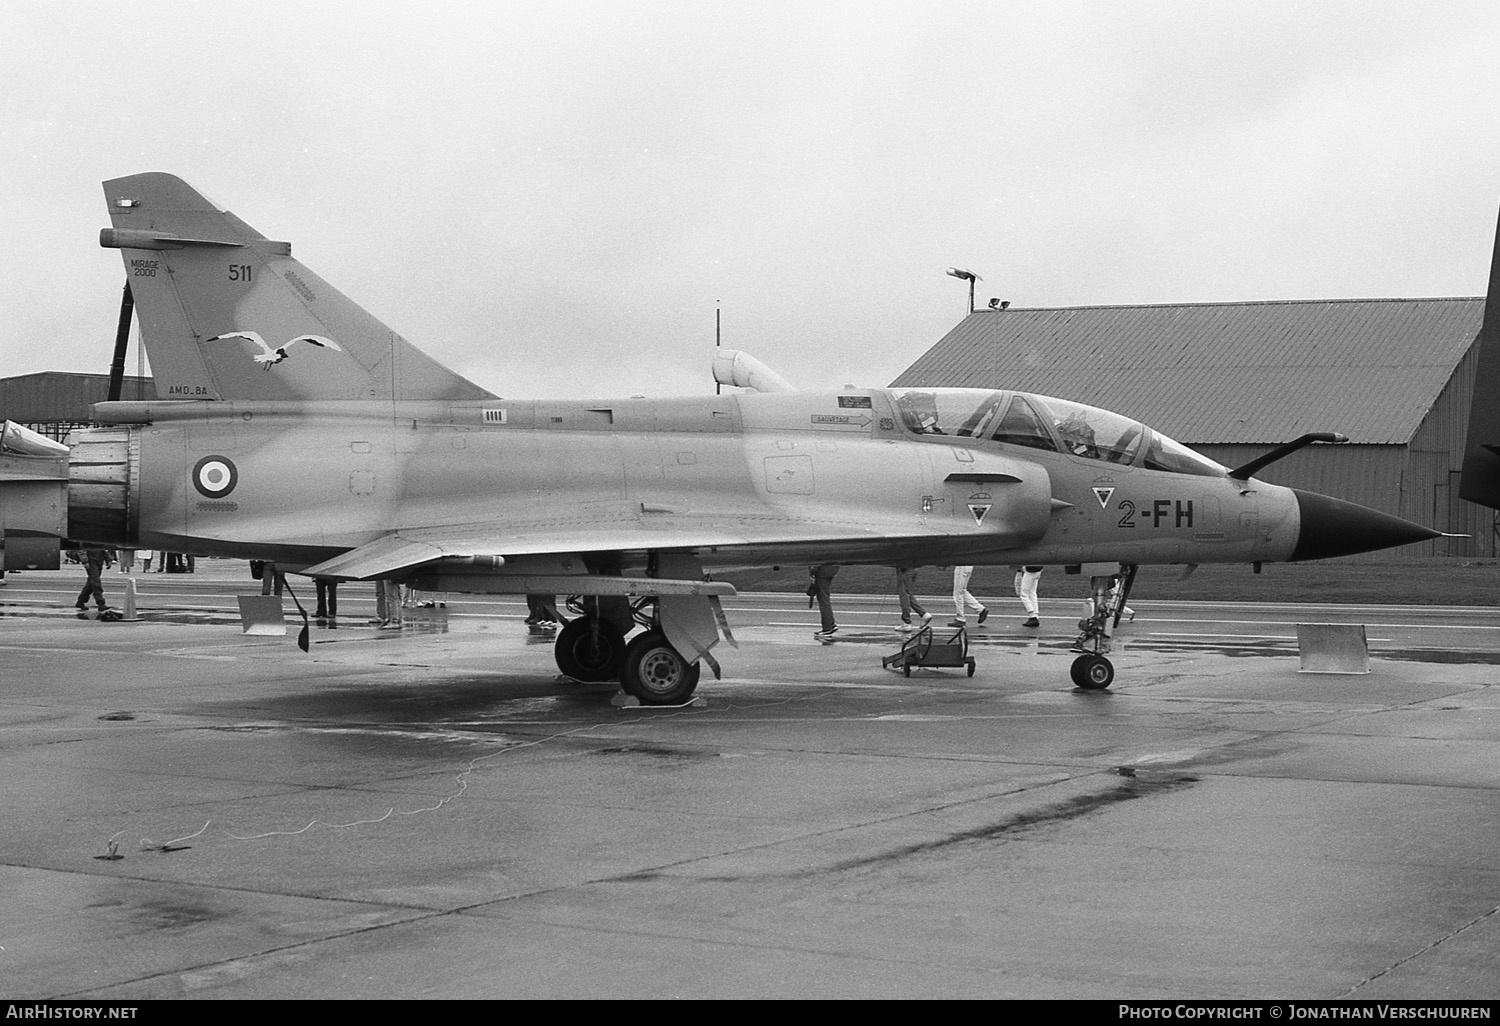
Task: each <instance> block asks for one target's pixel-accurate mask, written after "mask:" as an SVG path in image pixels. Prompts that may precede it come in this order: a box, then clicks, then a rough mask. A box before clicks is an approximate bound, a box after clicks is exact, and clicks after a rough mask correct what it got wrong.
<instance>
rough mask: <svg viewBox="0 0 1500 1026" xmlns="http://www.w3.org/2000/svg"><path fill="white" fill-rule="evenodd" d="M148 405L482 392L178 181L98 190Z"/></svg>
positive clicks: (157, 179)
mask: <svg viewBox="0 0 1500 1026" xmlns="http://www.w3.org/2000/svg"><path fill="white" fill-rule="evenodd" d="M104 196H105V200H106V202H107V203H108V204H109V212H110V220H111V221H112V222H113V224H114V226H113V227H112V228H105V229H104V230H103V231H101V232H100V233H99V244H100V245H101V246H104V247H105V248H108V249H119V250H120V251H121V256H122V257H123V258H124V261H125V274H126V278H127V280H128V282H129V283H130V288H131V292H132V294H133V295H134V298H135V307H136V315H137V317H138V318H139V321H140V329H141V341H142V342H143V343H144V344H145V346H146V352H147V353H148V355H149V356H150V358H151V370H152V374H153V376H154V377H155V380H156V389H157V394H158V395H160V396H162V397H163V398H174V399H175V398H181V399H225V400H228V399H282V400H295V399H474V398H485V397H487V396H489V395H490V394H491V393H489V392H487V391H485V390H484V389H482V388H480V387H479V386H478V385H475V384H474V383H473V382H471V381H469V380H468V379H466V378H464V377H461V376H460V375H458V374H455V373H454V372H452V371H450V370H448V369H447V368H446V367H443V366H442V365H441V364H439V363H438V362H436V361H435V360H433V359H432V358H431V357H429V356H427V355H426V354H425V353H423V352H422V351H421V350H419V349H417V348H416V347H415V346H413V345H412V344H411V343H409V342H407V341H406V340H405V339H404V338H402V337H401V336H400V335H397V334H396V333H395V332H394V331H392V330H391V329H390V328H388V327H386V326H385V325H384V324H382V323H381V322H380V321H379V320H377V319H376V318H375V317H374V316H372V315H371V314H369V313H368V312H366V311H365V310H363V309H362V308H360V307H359V306H358V305H357V304H355V303H354V302H352V301H350V300H349V299H348V298H346V297H345V296H344V295H343V294H341V293H340V292H339V291H338V290H337V289H335V288H334V287H333V286H331V285H329V284H328V283H327V282H325V281H324V280H323V279H322V278H319V277H318V276H317V275H316V274H314V273H313V272H311V271H309V270H308V269H307V268H306V267H304V266H303V265H302V264H300V263H299V262H297V261H296V260H294V259H292V250H291V246H290V244H288V243H285V242H275V241H272V240H270V239H268V238H266V237H265V236H264V235H262V234H260V233H259V232H257V231H256V230H255V229H253V228H251V227H250V226H249V225H247V224H246V223H245V222H243V221H241V220H240V219H239V218H237V217H235V216H234V215H233V214H231V213H229V212H228V211H226V210H221V209H220V208H219V207H218V206H216V205H215V204H213V203H211V202H209V201H208V199H206V198H205V197H204V196H203V195H202V194H200V193H199V192H197V191H196V190H195V189H193V188H192V186H190V185H188V184H187V183H186V182H184V181H183V180H182V179H180V178H177V177H175V176H173V175H169V174H163V173H161V172H151V173H148V174H140V175H131V176H129V177H127V178H116V179H113V180H111V181H108V182H105V183H104Z"/></svg>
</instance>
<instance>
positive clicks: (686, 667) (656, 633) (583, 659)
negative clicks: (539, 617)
mask: <svg viewBox="0 0 1500 1026" xmlns="http://www.w3.org/2000/svg"><path fill="white" fill-rule="evenodd" d="M570 608H576V611H579V612H580V613H581V614H582V615H580V616H579V617H578V618H577V619H576V620H571V621H569V622H568V624H567V626H565V627H564V628H563V629H562V630H561V631H559V632H558V634H557V644H556V647H555V649H554V655H555V656H556V658H557V666H558V669H560V670H562V672H563V673H565V674H567V675H568V676H569V677H572V678H573V679H574V680H580V681H585V682H588V683H596V682H600V681H608V680H619V682H620V687H621V688H622V689H623V690H624V691H625V693H626V694H627V695H633V696H634V697H635V698H637V699H639V700H640V702H641V704H642V705H682V704H683V703H684V702H686V701H687V700H688V699H689V698H691V697H692V694H693V691H694V690H696V689H697V687H698V676H699V673H700V666H699V663H698V662H697V661H696V660H694V661H692V662H689V661H688V660H687V659H686V658H685V657H684V656H683V654H682V653H681V652H679V651H678V650H677V649H676V647H674V646H673V645H672V643H671V642H670V641H668V640H667V635H666V632H665V631H663V630H662V628H661V625H660V617H659V616H658V615H657V614H658V609H657V608H656V604H655V603H654V602H653V603H649V604H648V603H644V602H642V603H637V604H636V606H635V607H634V609H632V608H631V607H629V606H626V605H624V604H623V603H618V604H612V603H609V602H608V601H605V602H600V601H599V600H598V599H597V598H596V597H594V596H584V597H583V598H582V601H581V602H580V603H579V605H578V606H576V607H573V606H572V604H571V603H570ZM632 616H633V619H634V621H635V622H636V623H638V624H640V625H641V626H643V627H645V628H646V629H645V630H644V631H642V632H641V633H640V634H637V635H636V636H635V637H634V638H632V639H631V640H630V643H629V644H626V642H625V630H627V629H629V627H630V623H631V619H632ZM622 624H623V626H622Z"/></svg>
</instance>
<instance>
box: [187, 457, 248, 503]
mask: <svg viewBox="0 0 1500 1026" xmlns="http://www.w3.org/2000/svg"><path fill="white" fill-rule="evenodd" d="M239 479H240V472H239V470H238V469H236V468H235V465H234V461H233V460H231V459H229V458H228V457H227V456H205V457H203V458H202V459H201V460H199V461H198V463H197V465H196V466H194V467H193V487H194V488H196V489H198V491H199V492H200V493H201V494H203V495H206V496H208V497H209V498H210V499H222V498H223V497H224V496H226V495H228V494H229V493H230V492H232V491H234V486H235V485H236V484H237V483H238V482H239Z"/></svg>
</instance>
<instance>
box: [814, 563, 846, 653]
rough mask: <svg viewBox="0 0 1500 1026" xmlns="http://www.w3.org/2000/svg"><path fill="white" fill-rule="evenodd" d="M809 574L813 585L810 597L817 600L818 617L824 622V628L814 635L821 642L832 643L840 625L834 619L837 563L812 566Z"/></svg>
mask: <svg viewBox="0 0 1500 1026" xmlns="http://www.w3.org/2000/svg"><path fill="white" fill-rule="evenodd" d="M807 572H808V573H809V574H810V575H811V576H812V583H811V584H809V585H808V592H809V597H810V598H813V599H816V600H817V603H818V617H819V618H820V619H821V621H822V628H821V629H820V630H819V631H818V632H817V633H816V634H814V635H813V637H815V638H817V639H818V640H819V641H831V640H832V639H833V636H834V635H835V634H837V633H838V629H839V625H838V623H837V622H835V621H834V619H833V595H832V587H833V578H834V575H835V574H837V573H838V572H839V565H838V564H837V563H819V564H818V565H817V566H810V567H808V568H807Z"/></svg>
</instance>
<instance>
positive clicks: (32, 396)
mask: <svg viewBox="0 0 1500 1026" xmlns="http://www.w3.org/2000/svg"><path fill="white" fill-rule="evenodd" d="M120 397H121V398H122V399H155V398H156V385H155V383H154V382H153V381H152V380H151V379H150V378H141V377H127V378H125V379H124V382H123V384H122V387H121V389H120ZM108 398H109V375H108V374H73V373H69V372H66V371H43V372H41V373H40V374H21V375H18V376H16V377H13V378H3V379H0V420H13V421H15V422H16V423H17V424H20V425H22V426H24V427H29V428H31V429H32V430H33V431H39V432H41V433H42V434H44V435H46V436H47V437H48V438H52V439H56V440H57V441H59V442H60V441H62V440H63V439H64V438H66V437H67V434H68V432H69V431H72V430H73V429H74V428H80V427H87V426H88V425H89V424H90V423H92V421H91V420H90V411H89V407H90V406H92V405H94V404H95V403H102V402H104V401H105V400H106V399H108Z"/></svg>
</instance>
